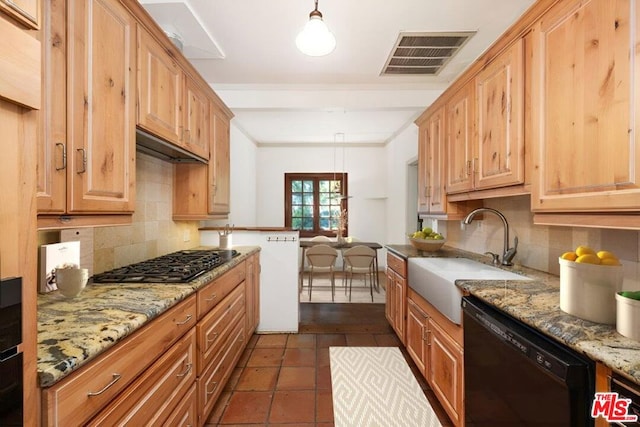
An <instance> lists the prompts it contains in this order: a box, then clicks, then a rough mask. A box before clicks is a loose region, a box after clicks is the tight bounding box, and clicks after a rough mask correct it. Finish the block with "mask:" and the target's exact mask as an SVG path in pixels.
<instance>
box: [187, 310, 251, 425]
mask: <svg viewBox="0 0 640 427" xmlns="http://www.w3.org/2000/svg"><path fill="white" fill-rule="evenodd" d="M244 327H245V324H244V319H241V321H240V322H238V324H237V325H236V326H235V328H234V329H233V334H232V339H231V340H230V341H229V343H228V345H226V346H225V348H224V349H223V351H221V352H220V353H218V355H217V357H216V358H215V359H214V360H213V362H212V363H211V364H210V365H209V366H208V367H207V368H206V369H205V371H204V372H203V374H202V375H201V376H200V377H198V380H197V381H198V409H199V410H198V413H199V414H201V415H202V417H203V419H207V418H208V417H209V413H210V412H211V410H212V409H213V407H214V405H215V403H216V401H217V400H218V397H219V396H220V393H222V390H223V389H224V386H225V384H226V382H227V381H228V380H229V377H230V376H231V372H233V368H234V367H235V365H236V363H237V362H238V359H240V355H241V354H242V350H244V348H245V346H246V344H247V343H246V341H245V339H244Z"/></svg>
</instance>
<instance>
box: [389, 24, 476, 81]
mask: <svg viewBox="0 0 640 427" xmlns="http://www.w3.org/2000/svg"><path fill="white" fill-rule="evenodd" d="M474 34H475V31H464V32H443V33H400V35H399V36H398V40H397V41H396V44H395V46H394V47H393V49H392V50H391V54H390V55H389V59H387V63H386V64H385V66H384V68H383V70H382V74H381V75H387V76H388V75H402V74H405V75H406V74H413V75H419V74H426V75H434V76H435V75H438V73H439V72H440V70H442V69H443V68H444V67H445V65H447V63H448V62H449V61H450V60H451V58H452V57H453V56H454V55H455V54H456V53H458V51H459V50H460V49H461V48H462V46H464V45H465V44H466V43H467V41H469V39H470V38H471V36H473V35H474Z"/></svg>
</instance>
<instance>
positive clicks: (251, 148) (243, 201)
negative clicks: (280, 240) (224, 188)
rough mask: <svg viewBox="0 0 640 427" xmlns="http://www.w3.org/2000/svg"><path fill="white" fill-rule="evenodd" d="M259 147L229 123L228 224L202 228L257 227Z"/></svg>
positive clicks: (219, 222)
mask: <svg viewBox="0 0 640 427" xmlns="http://www.w3.org/2000/svg"><path fill="white" fill-rule="evenodd" d="M257 150H258V147H257V146H256V144H255V143H254V142H253V141H252V140H250V139H249V138H248V137H247V136H246V135H245V134H244V133H243V132H242V131H241V130H240V129H238V127H236V126H235V124H234V121H233V120H231V153H230V155H231V215H229V219H228V220H217V221H204V223H203V225H205V226H214V225H220V224H226V223H230V224H236V225H238V226H246V227H250V226H254V225H256V224H257V219H256V218H257V212H258V208H257V197H256V182H257V181H256V180H257V178H256V164H257V160H256V156H257Z"/></svg>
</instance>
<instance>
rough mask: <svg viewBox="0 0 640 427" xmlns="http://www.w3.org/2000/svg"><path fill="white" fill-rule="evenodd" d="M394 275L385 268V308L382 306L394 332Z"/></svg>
mask: <svg viewBox="0 0 640 427" xmlns="http://www.w3.org/2000/svg"><path fill="white" fill-rule="evenodd" d="M394 276H395V273H394V272H393V270H391V269H390V268H389V267H387V289H385V292H386V294H385V306H384V315H385V317H386V318H387V321H388V322H389V324H390V325H391V327H392V328H393V329H394V330H395V325H394V321H395V318H396V313H395V302H394V298H395V296H394V294H393V292H394V290H395V286H394V285H393V283H394Z"/></svg>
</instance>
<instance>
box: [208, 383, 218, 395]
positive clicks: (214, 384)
mask: <svg viewBox="0 0 640 427" xmlns="http://www.w3.org/2000/svg"><path fill="white" fill-rule="evenodd" d="M217 388H218V382H217V381H214V383H213V390H211V391H209V390H207V394H213V393H215V392H216V389H217Z"/></svg>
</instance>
